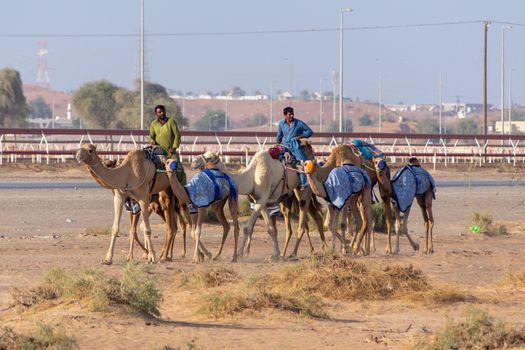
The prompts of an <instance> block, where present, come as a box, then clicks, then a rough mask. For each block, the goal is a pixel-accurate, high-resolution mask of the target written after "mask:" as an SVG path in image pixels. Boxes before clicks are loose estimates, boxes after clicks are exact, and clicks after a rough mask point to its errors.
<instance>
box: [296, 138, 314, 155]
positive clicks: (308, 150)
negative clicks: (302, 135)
mask: <svg viewBox="0 0 525 350" xmlns="http://www.w3.org/2000/svg"><path fill="white" fill-rule="evenodd" d="M299 142H300V143H301V148H302V149H303V151H304V153H305V155H306V158H308V159H314V158H315V155H314V149H313V148H312V142H311V141H310V140H307V139H300V140H299Z"/></svg>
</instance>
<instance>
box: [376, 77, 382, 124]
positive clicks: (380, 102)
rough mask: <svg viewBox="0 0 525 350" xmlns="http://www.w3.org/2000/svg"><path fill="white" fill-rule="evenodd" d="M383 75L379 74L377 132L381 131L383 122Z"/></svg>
mask: <svg viewBox="0 0 525 350" xmlns="http://www.w3.org/2000/svg"><path fill="white" fill-rule="evenodd" d="M382 99H383V77H382V76H381V75H380V76H379V116H378V118H377V119H378V122H377V132H381V122H382V119H383V101H382Z"/></svg>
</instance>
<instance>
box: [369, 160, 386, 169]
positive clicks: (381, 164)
mask: <svg viewBox="0 0 525 350" xmlns="http://www.w3.org/2000/svg"><path fill="white" fill-rule="evenodd" d="M372 162H373V163H374V168H375V169H376V172H382V171H385V170H387V169H388V164H387V163H386V160H384V159H383V158H372Z"/></svg>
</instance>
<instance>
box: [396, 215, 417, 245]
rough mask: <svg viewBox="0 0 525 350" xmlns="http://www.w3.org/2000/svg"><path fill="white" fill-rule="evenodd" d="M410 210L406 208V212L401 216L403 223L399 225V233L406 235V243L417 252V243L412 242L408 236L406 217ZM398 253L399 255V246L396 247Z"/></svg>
mask: <svg viewBox="0 0 525 350" xmlns="http://www.w3.org/2000/svg"><path fill="white" fill-rule="evenodd" d="M410 209H411V208H408V210H407V211H406V213H405V215H404V216H403V222H402V224H401V228H402V230H401V232H402V233H404V234H405V235H406V237H407V239H408V242H409V243H410V245H411V246H412V249H414V250H415V251H417V250H419V243H417V242H415V241H414V240H412V237H410V235H409V234H408V215H409V213H410ZM398 253H399V245H398Z"/></svg>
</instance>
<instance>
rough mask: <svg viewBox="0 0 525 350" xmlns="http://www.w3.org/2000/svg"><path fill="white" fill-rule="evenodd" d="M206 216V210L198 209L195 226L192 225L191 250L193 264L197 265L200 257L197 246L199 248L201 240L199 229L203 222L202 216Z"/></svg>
mask: <svg viewBox="0 0 525 350" xmlns="http://www.w3.org/2000/svg"><path fill="white" fill-rule="evenodd" d="M205 215H206V208H199V209H198V212H197V220H196V222H195V224H194V225H193V234H192V236H193V241H194V245H195V248H194V250H193V263H194V264H198V263H199V262H201V257H202V255H201V254H200V251H199V246H201V242H200V238H201V228H202V223H203V222H204V216H205Z"/></svg>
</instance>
